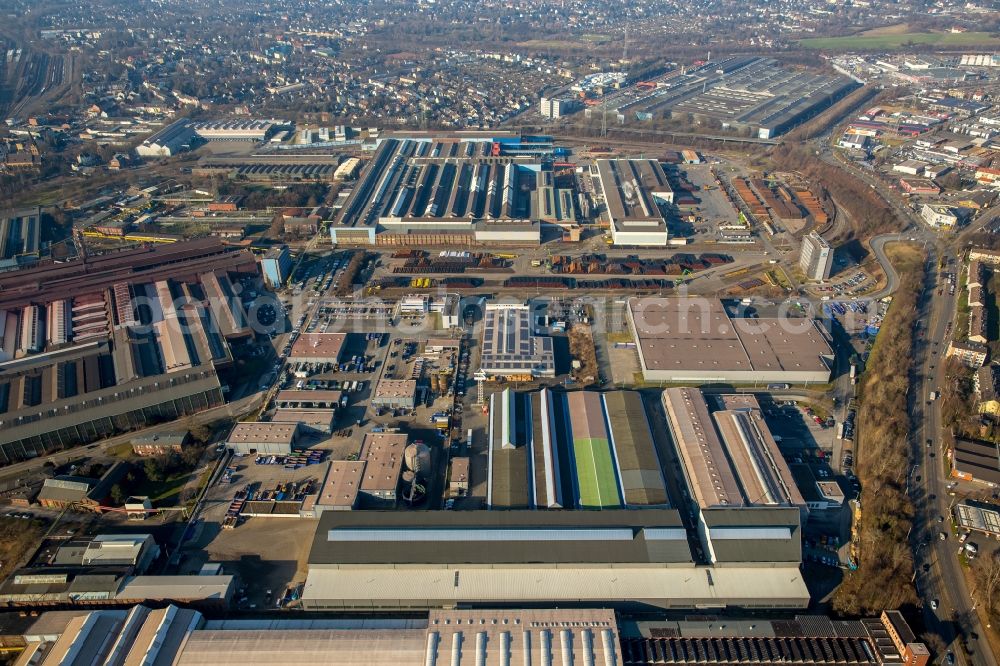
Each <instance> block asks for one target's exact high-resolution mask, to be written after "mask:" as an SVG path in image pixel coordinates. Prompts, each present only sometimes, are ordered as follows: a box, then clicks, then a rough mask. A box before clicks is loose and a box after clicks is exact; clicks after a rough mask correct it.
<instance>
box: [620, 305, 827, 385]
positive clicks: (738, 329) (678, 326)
mask: <svg viewBox="0 0 1000 666" xmlns="http://www.w3.org/2000/svg"><path fill="white" fill-rule="evenodd" d="M628 315H629V322H630V325H631V326H632V332H633V334H634V335H635V338H636V342H637V344H638V350H639V360H640V362H641V364H642V371H643V374H644V376H645V377H646V379H653V380H677V381H684V380H685V378H690V379H691V380H695V379H714V380H717V381H753V380H754V378H755V377H757V378H760V379H763V380H764V381H781V379H782V378H783V377H784V378H786V380H787V381H792V382H796V383H797V382H807V381H827V380H828V379H829V374H830V369H829V366H828V365H827V359H832V358H833V351H832V349H831V348H830V344H829V343H828V342H827V340H826V337H824V335H823V334H822V333H821V332H820V330H819V328H818V327H817V326H816V324H815V322H814V321H812V320H809V319H803V318H799V319H780V318H755V319H738V318H731V317H730V316H729V314H728V313H727V312H726V309H725V307H724V306H723V304H722V302H721V301H720V300H718V299H712V298H701V297H698V298H682V297H672V298H659V297H652V298H632V299H629V302H628Z"/></svg>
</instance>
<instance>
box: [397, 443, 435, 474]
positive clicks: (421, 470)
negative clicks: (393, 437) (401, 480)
mask: <svg viewBox="0 0 1000 666" xmlns="http://www.w3.org/2000/svg"><path fill="white" fill-rule="evenodd" d="M403 461H404V462H405V463H406V467H407V468H408V469H410V470H411V471H412V472H413V473H414V474H416V475H417V476H421V477H422V476H424V475H426V474H427V472H428V471H430V468H431V450H430V449H429V448H427V445H426V444H424V443H423V442H414V443H413V444H410V445H409V446H407V447H406V451H404V452H403Z"/></svg>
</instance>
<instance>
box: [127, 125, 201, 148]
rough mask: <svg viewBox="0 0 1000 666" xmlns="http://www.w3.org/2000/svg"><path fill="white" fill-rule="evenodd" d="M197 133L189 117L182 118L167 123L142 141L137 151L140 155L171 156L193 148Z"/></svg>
mask: <svg viewBox="0 0 1000 666" xmlns="http://www.w3.org/2000/svg"><path fill="white" fill-rule="evenodd" d="M196 136H197V135H196V134H195V131H194V129H193V128H192V127H191V124H190V123H189V122H188V121H187V119H185V118H182V119H180V120H177V121H175V122H173V123H171V124H170V125H167V126H166V127H164V128H163V129H161V130H160V131H159V132H156V133H155V134H153V135H152V136H149V137H146V139H145V140H144V141H143V142H142V143H140V144H139V145H138V146H137V147H136V149H135V152H136V153H137V154H138V155H139V156H140V157H171V156H173V155H176V154H178V153H179V152H181V151H183V150H188V149H190V148H191V142H192V141H193V140H194V139H195V137H196Z"/></svg>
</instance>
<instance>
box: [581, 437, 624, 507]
mask: <svg viewBox="0 0 1000 666" xmlns="http://www.w3.org/2000/svg"><path fill="white" fill-rule="evenodd" d="M573 458H574V459H575V461H576V478H577V483H578V486H579V491H580V497H579V506H580V508H581V509H618V508H621V505H622V500H621V496H620V495H619V493H618V479H617V478H616V477H615V464H614V462H613V460H612V457H611V445H610V444H609V442H608V440H607V439H603V438H577V437H574V438H573Z"/></svg>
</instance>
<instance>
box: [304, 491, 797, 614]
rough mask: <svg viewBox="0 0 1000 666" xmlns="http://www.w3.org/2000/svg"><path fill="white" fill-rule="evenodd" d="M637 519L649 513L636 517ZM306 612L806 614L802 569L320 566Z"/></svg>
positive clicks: (310, 581) (308, 590)
mask: <svg viewBox="0 0 1000 666" xmlns="http://www.w3.org/2000/svg"><path fill="white" fill-rule="evenodd" d="M635 513H646V512H645V511H636V512H635ZM302 600H303V603H304V605H305V607H306V608H309V609H317V610H319V609H323V608H331V609H332V608H407V607H409V608H421V607H423V608H426V607H428V606H429V605H430V606H441V605H452V604H472V605H477V604H478V605H493V604H500V603H523V604H529V603H530V604H539V603H550V604H557V605H567V604H578V605H591V606H593V605H607V604H613V605H615V606H628V607H656V608H724V607H740V608H771V609H773V608H805V607H806V606H808V604H809V591H808V590H807V589H806V586H805V583H804V582H803V580H802V573H801V572H800V571H799V569H798V566H797V565H795V566H784V567H741V566H726V567H720V568H705V567H695V566H694V565H688V566H671V567H649V566H629V565H621V566H616V567H613V568H609V567H586V566H576V567H574V566H560V567H558V568H550V567H544V568H541V567H537V566H525V567H489V568H468V567H443V568H440V567H435V568H432V569H424V570H415V569H413V568H365V569H363V570H360V571H359V570H358V569H337V568H329V567H312V568H310V571H309V576H308V578H307V579H306V585H305V588H304V590H303V593H302Z"/></svg>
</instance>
